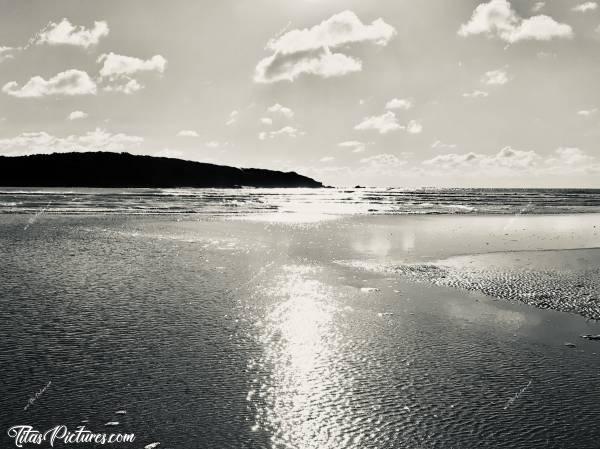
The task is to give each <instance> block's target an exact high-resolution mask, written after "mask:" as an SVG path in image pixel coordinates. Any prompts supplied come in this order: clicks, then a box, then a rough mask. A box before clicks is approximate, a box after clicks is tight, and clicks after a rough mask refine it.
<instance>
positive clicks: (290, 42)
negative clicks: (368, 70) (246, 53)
mask: <svg viewBox="0 0 600 449" xmlns="http://www.w3.org/2000/svg"><path fill="white" fill-rule="evenodd" d="M395 35H396V30H395V29H394V27H392V26H390V25H388V24H387V23H385V22H384V21H383V20H382V19H377V20H375V21H373V22H372V23H371V24H370V25H365V24H363V23H362V22H361V20H360V19H359V18H358V17H357V16H356V14H355V13H354V12H352V11H344V12H341V13H339V14H335V15H334V16H332V17H330V18H329V19H326V20H324V21H323V22H321V23H320V24H318V25H315V26H313V27H312V28H304V29H300V30H299V29H295V30H291V31H287V32H285V33H283V34H282V35H280V36H279V37H277V38H274V39H271V40H270V41H269V42H268V43H267V46H266V49H267V50H270V51H272V52H273V54H272V55H271V56H268V57H266V58H264V59H263V60H261V61H260V62H259V63H258V65H257V66H256V70H255V74H254V80H255V82H258V83H273V82H277V81H283V80H287V81H294V80H295V79H296V78H298V77H299V76H300V75H302V74H311V75H315V76H320V77H323V78H331V77H336V76H343V75H346V74H348V73H352V72H358V71H360V70H361V69H362V62H361V61H360V60H358V59H356V58H352V57H350V56H347V55H345V54H343V53H334V52H332V51H331V50H332V49H336V48H340V47H347V46H349V45H351V44H358V43H366V42H370V43H373V44H375V45H379V46H385V45H387V44H388V43H389V41H390V40H391V39H392V38H393V37H394V36H395Z"/></svg>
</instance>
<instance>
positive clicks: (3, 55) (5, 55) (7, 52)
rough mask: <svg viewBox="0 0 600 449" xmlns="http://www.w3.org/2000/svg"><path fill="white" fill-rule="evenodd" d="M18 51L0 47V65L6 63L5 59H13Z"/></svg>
mask: <svg viewBox="0 0 600 449" xmlns="http://www.w3.org/2000/svg"><path fill="white" fill-rule="evenodd" d="M18 50H19V49H18V48H14V47H2V46H0V63H2V62H4V61H6V60H7V59H13V58H14V57H15V53H16V52H17V51H18Z"/></svg>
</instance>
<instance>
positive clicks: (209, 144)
mask: <svg viewBox="0 0 600 449" xmlns="http://www.w3.org/2000/svg"><path fill="white" fill-rule="evenodd" d="M204 145H206V146H207V147H208V148H219V147H220V146H221V143H220V142H217V141H216V140H211V141H210V142H206V143H205V144H204Z"/></svg>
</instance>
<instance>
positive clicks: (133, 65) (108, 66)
mask: <svg viewBox="0 0 600 449" xmlns="http://www.w3.org/2000/svg"><path fill="white" fill-rule="evenodd" d="M97 62H98V63H101V64H102V68H101V69H100V76H102V77H104V78H109V79H115V78H118V77H122V76H130V75H133V74H135V73H139V72H158V73H164V71H165V69H166V67H167V60H166V59H165V58H164V57H162V56H161V55H154V56H152V57H151V58H150V59H146V60H144V59H140V58H134V57H132V56H123V55H117V54H115V53H112V52H111V53H105V54H103V55H101V56H100V57H99V58H98V61H97Z"/></svg>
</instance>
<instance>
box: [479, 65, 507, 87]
mask: <svg viewBox="0 0 600 449" xmlns="http://www.w3.org/2000/svg"><path fill="white" fill-rule="evenodd" d="M481 82H482V83H483V84H487V85H489V86H502V85H503V84H506V83H508V75H507V74H506V70H503V69H498V70H490V71H489V72H485V75H483V77H482V78H481Z"/></svg>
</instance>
